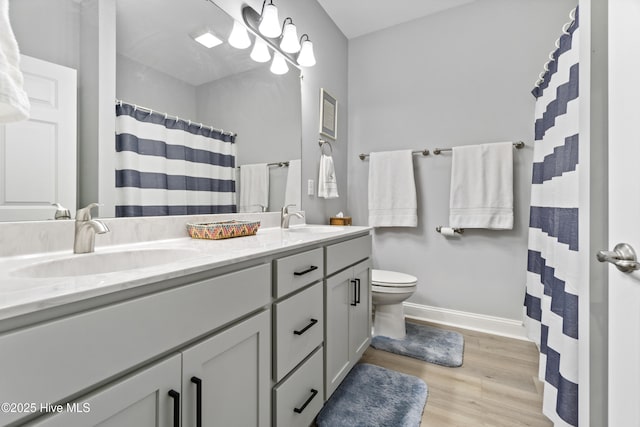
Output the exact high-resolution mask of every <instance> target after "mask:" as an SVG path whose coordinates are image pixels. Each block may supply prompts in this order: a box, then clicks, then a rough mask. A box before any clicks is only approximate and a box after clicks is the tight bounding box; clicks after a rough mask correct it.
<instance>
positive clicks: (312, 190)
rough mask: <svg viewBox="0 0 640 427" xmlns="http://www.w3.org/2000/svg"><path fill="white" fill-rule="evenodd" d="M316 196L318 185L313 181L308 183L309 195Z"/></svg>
mask: <svg viewBox="0 0 640 427" xmlns="http://www.w3.org/2000/svg"><path fill="white" fill-rule="evenodd" d="M314 194H316V183H315V181H314V180H313V179H310V180H308V181H307V195H308V196H313V195H314Z"/></svg>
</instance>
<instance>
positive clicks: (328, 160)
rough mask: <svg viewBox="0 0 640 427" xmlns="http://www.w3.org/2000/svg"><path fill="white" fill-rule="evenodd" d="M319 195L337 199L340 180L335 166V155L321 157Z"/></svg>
mask: <svg viewBox="0 0 640 427" xmlns="http://www.w3.org/2000/svg"><path fill="white" fill-rule="evenodd" d="M318 197H324V198H325V199H335V198H337V197H339V196H338V181H337V179H336V170H335V167H334V166H333V157H331V156H327V155H324V154H323V155H322V156H321V157H320V170H319V172H318Z"/></svg>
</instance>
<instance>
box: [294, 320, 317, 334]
mask: <svg viewBox="0 0 640 427" xmlns="http://www.w3.org/2000/svg"><path fill="white" fill-rule="evenodd" d="M316 323H318V319H311V322H309V324H308V325H307V326H305V327H304V328H302V329H301V330H299V331H293V334H294V335H302V334H304V333H305V332H307V331H308V330H309V328H310V327H312V326H313V325H315V324H316Z"/></svg>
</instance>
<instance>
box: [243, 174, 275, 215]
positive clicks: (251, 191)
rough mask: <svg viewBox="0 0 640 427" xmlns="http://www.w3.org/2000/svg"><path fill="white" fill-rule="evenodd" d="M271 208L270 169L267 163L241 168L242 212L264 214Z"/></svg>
mask: <svg viewBox="0 0 640 427" xmlns="http://www.w3.org/2000/svg"><path fill="white" fill-rule="evenodd" d="M268 206H269V167H268V166H267V164H266V163H256V164H252V165H241V166H240V203H239V207H240V212H263V211H266V210H267V207H268Z"/></svg>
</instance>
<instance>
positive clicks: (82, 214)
mask: <svg viewBox="0 0 640 427" xmlns="http://www.w3.org/2000/svg"><path fill="white" fill-rule="evenodd" d="M98 206H100V205H99V204H97V203H89V204H88V205H87V206H85V207H84V208H82V209H78V210H77V211H76V221H89V220H91V209H93V208H97V207H98Z"/></svg>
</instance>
